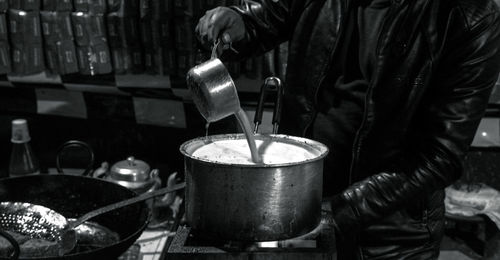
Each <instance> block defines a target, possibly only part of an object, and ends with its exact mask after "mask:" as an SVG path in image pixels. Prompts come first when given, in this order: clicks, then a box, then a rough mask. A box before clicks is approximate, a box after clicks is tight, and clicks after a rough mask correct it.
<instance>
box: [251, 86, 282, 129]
mask: <svg viewBox="0 0 500 260" xmlns="http://www.w3.org/2000/svg"><path fill="white" fill-rule="evenodd" d="M270 91H275V92H276V100H275V104H274V110H273V120H272V124H273V134H276V133H278V127H279V124H280V118H281V103H282V98H283V86H282V83H281V80H280V79H279V78H278V77H268V78H266V79H265V80H264V84H262V87H261V89H260V96H259V103H258V104H257V110H256V111H255V117H254V121H253V122H254V133H257V131H258V130H259V126H260V124H261V123H262V114H263V112H264V103H265V101H266V97H267V93H268V92H270Z"/></svg>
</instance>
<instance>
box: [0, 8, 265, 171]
mask: <svg viewBox="0 0 500 260" xmlns="http://www.w3.org/2000/svg"><path fill="white" fill-rule="evenodd" d="M239 2H240V0H0V165H2V166H0V171H3V170H5V169H4V167H3V166H6V165H8V162H7V160H8V156H9V153H10V141H9V140H10V120H12V119H13V118H16V117H24V118H27V119H28V122H29V124H30V130H31V132H32V142H33V148H34V150H35V152H36V153H37V154H38V156H39V158H40V161H41V165H42V168H43V167H51V165H53V163H54V156H55V151H56V150H57V148H58V146H59V145H60V144H62V143H63V142H64V141H67V140H69V139H80V140H83V141H86V142H88V143H89V144H91V146H92V147H93V148H94V150H95V152H96V161H97V162H99V161H103V160H106V161H109V162H113V161H118V160H123V159H124V158H126V156H128V155H135V156H136V157H138V158H141V159H144V160H146V161H148V162H149V163H151V164H152V166H153V167H160V168H161V165H162V164H168V165H169V167H170V168H174V169H180V168H181V167H182V165H181V162H182V157H181V156H180V153H179V152H178V146H179V144H180V143H181V142H182V141H185V140H188V139H190V138H194V137H197V136H200V135H203V134H205V128H204V126H205V122H204V120H203V118H202V117H201V116H200V115H199V113H197V110H196V108H195V107H194V105H193V104H192V102H191V101H190V97H189V93H188V91H187V89H186V86H185V75H186V72H187V71H188V70H189V69H190V68H191V67H193V66H194V65H195V64H196V62H201V61H203V58H201V57H205V58H207V57H208V56H209V55H208V54H209V50H200V49H199V48H198V45H197V42H196V38H195V36H194V27H195V26H196V23H197V22H198V20H199V18H200V17H201V16H202V15H203V14H204V13H205V11H206V10H209V9H211V8H214V7H216V6H219V5H232V4H238V3H239ZM271 56H273V55H272V54H269V57H271ZM264 60H265V59H264V57H255V58H251V59H248V60H246V61H242V62H234V63H227V64H226V65H227V67H228V69H229V70H230V72H231V73H232V76H233V78H234V79H235V80H236V81H237V86H238V88H240V89H241V91H242V95H241V96H240V97H241V98H242V99H247V100H252V101H253V100H257V98H256V96H257V92H258V91H259V88H260V84H261V83H262V82H261V79H262V78H263V74H265V73H267V72H264V71H266V69H265V67H266V65H265V62H264ZM267 71H268V70H267ZM250 109H252V108H251V107H250ZM234 127H235V122H234V120H232V119H229V120H227V121H225V122H220V123H214V124H212V126H211V127H210V134H215V133H218V131H220V132H221V133H223V132H224V133H227V132H228V131H234V130H231V129H234ZM2 160H3V161H2Z"/></svg>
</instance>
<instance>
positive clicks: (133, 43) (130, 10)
mask: <svg viewBox="0 0 500 260" xmlns="http://www.w3.org/2000/svg"><path fill="white" fill-rule="evenodd" d="M108 9H109V13H108V14H107V16H106V18H107V20H106V22H107V29H108V37H109V46H110V48H111V54H112V60H113V68H114V73H115V74H137V73H143V72H144V50H143V45H142V40H141V38H142V35H141V33H142V32H141V29H140V14H141V10H140V1H139V0H108Z"/></svg>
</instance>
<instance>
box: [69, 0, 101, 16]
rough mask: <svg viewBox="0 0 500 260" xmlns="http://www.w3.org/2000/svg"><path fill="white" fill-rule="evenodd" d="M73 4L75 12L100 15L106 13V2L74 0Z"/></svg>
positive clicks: (99, 0)
mask: <svg viewBox="0 0 500 260" xmlns="http://www.w3.org/2000/svg"><path fill="white" fill-rule="evenodd" d="M73 4H74V7H75V11H76V12H84V13H89V14H94V15H102V14H105V13H106V11H107V4H106V0H74V1H73Z"/></svg>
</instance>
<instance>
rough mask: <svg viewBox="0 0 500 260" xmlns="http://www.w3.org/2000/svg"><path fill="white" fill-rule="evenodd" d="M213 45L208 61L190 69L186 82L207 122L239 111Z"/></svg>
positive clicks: (231, 82)
mask: <svg viewBox="0 0 500 260" xmlns="http://www.w3.org/2000/svg"><path fill="white" fill-rule="evenodd" d="M219 42H220V41H218V42H216V43H215V44H214V47H213V50H212V57H211V59H210V60H208V61H206V62H204V63H201V64H199V65H197V66H195V67H193V68H191V69H190V70H189V71H188V73H187V76H186V82H187V86H188V88H189V90H190V91H191V94H192V97H193V101H194V103H195V105H196V107H197V108H198V110H199V112H200V114H201V115H202V116H203V117H204V118H205V119H206V120H207V122H215V121H218V120H220V119H223V118H225V117H227V116H229V115H232V114H234V113H236V112H238V110H240V101H239V98H238V93H237V91H236V86H235V84H234V81H233V79H232V78H231V75H230V74H229V72H228V71H227V69H226V67H225V66H224V64H223V63H222V61H221V60H220V59H218V58H217V55H216V50H217V48H218V45H219Z"/></svg>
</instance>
